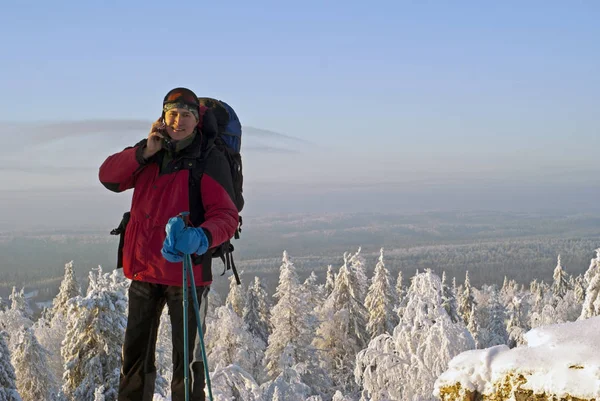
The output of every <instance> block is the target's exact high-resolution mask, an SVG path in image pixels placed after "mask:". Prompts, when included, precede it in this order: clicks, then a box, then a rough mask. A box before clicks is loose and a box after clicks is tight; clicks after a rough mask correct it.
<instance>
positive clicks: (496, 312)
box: [486, 289, 508, 348]
mask: <svg viewBox="0 0 600 401" xmlns="http://www.w3.org/2000/svg"><path fill="white" fill-rule="evenodd" d="M505 321H506V310H505V308H504V305H503V304H502V302H501V300H500V294H499V293H498V291H497V290H496V289H494V290H493V292H492V294H491V296H490V302H489V316H488V325H487V332H488V336H489V337H488V341H487V344H486V348H487V347H493V346H495V345H502V344H506V343H507V342H508V333H507V332H506V323H505Z"/></svg>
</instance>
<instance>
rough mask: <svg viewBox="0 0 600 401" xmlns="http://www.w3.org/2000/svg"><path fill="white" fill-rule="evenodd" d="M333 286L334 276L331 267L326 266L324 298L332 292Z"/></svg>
mask: <svg viewBox="0 0 600 401" xmlns="http://www.w3.org/2000/svg"><path fill="white" fill-rule="evenodd" d="M334 286H335V274H334V273H333V266H331V265H329V266H327V278H326V279H325V297H328V296H329V294H331V291H333V287H334Z"/></svg>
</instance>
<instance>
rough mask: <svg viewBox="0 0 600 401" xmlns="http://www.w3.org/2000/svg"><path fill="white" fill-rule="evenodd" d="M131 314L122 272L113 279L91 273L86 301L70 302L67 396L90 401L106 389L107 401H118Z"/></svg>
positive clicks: (65, 347)
mask: <svg viewBox="0 0 600 401" xmlns="http://www.w3.org/2000/svg"><path fill="white" fill-rule="evenodd" d="M126 312H127V297H126V281H125V280H124V279H123V277H122V271H121V270H114V271H113V273H112V274H111V275H109V274H103V273H102V268H101V267H99V268H98V273H97V274H94V272H90V275H89V287H88V290H87V294H86V296H85V298H84V297H82V296H78V297H76V298H72V299H71V300H69V302H68V313H67V316H68V317H67V319H68V326H67V336H66V338H65V341H64V343H63V348H62V350H61V353H62V356H63V360H64V363H65V374H64V383H63V392H64V393H65V394H66V395H67V397H68V398H69V399H71V400H89V399H93V398H94V397H95V395H94V394H95V391H96V388H98V387H100V386H104V397H105V398H106V401H113V400H116V397H117V390H118V386H119V371H120V367H121V346H122V344H123V338H124V334H125V326H126V323H127V319H126Z"/></svg>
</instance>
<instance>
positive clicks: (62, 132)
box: [30, 120, 152, 142]
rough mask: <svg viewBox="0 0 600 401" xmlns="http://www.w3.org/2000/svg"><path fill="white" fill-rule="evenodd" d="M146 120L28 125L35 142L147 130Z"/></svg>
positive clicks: (148, 124)
mask: <svg viewBox="0 0 600 401" xmlns="http://www.w3.org/2000/svg"><path fill="white" fill-rule="evenodd" d="M151 124H152V123H151V122H150V121H146V120H83V121H62V122H53V123H45V124H35V125H32V126H30V129H32V130H33V132H35V133H36V134H35V135H33V139H34V141H36V142H50V141H54V140H58V139H63V138H68V137H74V136H80V135H88V134H95V133H100V132H102V133H108V134H122V133H123V132H135V131H142V132H143V131H148V130H149V129H150V126H151Z"/></svg>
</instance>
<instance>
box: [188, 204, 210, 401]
mask: <svg viewBox="0 0 600 401" xmlns="http://www.w3.org/2000/svg"><path fill="white" fill-rule="evenodd" d="M188 216H189V213H188V212H183V213H181V217H182V218H183V221H184V222H185V223H186V226H187V225H188V223H189V218H188ZM183 272H184V277H183V280H184V286H185V287H186V289H187V273H188V272H189V274H190V285H191V287H192V289H191V292H192V298H193V299H194V313H195V314H196V325H197V327H198V336H199V337H200V351H201V352H202V363H203V364H204V377H205V378H206V386H207V387H208V399H209V401H213V395H212V386H211V383H210V373H209V371H208V359H207V357H206V347H205V346H204V331H203V330H202V322H201V321H200V304H199V303H198V294H196V281H195V280H194V270H193V269H192V257H191V255H189V254H186V255H184V259H183ZM186 289H184V291H186ZM186 295H187V294H185V293H184V299H185V301H184V302H185V303H184V305H185V307H187V297H186ZM184 313H185V314H184V327H185V329H184V330H185V331H184V338H185V339H184V341H185V343H186V347H185V356H184V358H186V359H185V360H186V364H187V361H188V359H187V309H186V310H185V312H184ZM185 372H186V376H185V377H186V378H185V379H184V381H185V386H186V387H185V391H186V393H185V396H186V401H189V398H188V397H189V388H188V385H187V380H188V379H187V377H188V375H189V366H187V368H186V369H185Z"/></svg>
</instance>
